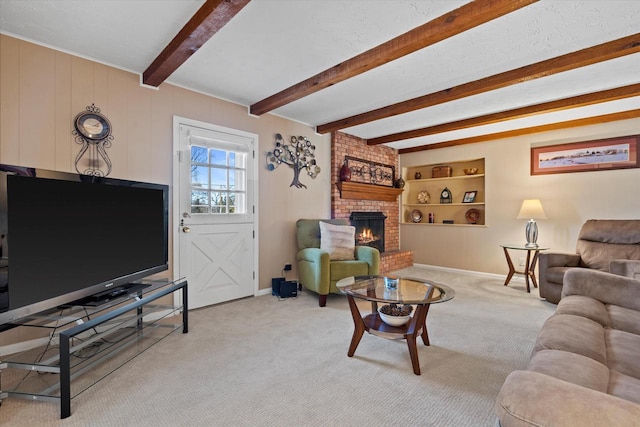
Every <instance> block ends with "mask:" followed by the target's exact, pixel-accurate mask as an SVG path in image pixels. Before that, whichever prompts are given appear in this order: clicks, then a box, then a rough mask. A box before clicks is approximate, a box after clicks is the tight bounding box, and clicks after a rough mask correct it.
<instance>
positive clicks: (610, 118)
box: [398, 109, 640, 154]
mask: <svg viewBox="0 0 640 427" xmlns="http://www.w3.org/2000/svg"><path fill="white" fill-rule="evenodd" d="M638 117H640V109H636V110H629V111H620V112H617V113H611V114H603V115H601V116H593V117H585V118H582V119H575V120H567V121H564V122H558V123H549V124H546V125H538V126H531V127H528V128H522V129H514V130H507V131H504V132H496V133H490V134H486V135H478V136H472V137H469V138H461V139H456V140H451V141H445V142H437V143H435V144H427V145H421V146H418V147H411V148H401V149H399V150H398V153H399V154H407V153H415V152H418V151H425V150H435V149H438V148H446V147H455V146H458V145H466V144H475V143H478V142H486V141H495V140H496V139H503V138H512V137H516V136H522V135H529V134H532V133H540V132H549V131H553V130H559V129H568V128H575V127H580V126H589V125H597V124H602V123H609V122H615V121H619V120H627V119H635V118H638Z"/></svg>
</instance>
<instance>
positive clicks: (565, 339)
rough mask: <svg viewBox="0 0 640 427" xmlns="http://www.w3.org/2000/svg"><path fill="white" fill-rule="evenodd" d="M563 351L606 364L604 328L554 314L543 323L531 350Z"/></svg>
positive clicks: (573, 316) (594, 323)
mask: <svg viewBox="0 0 640 427" xmlns="http://www.w3.org/2000/svg"><path fill="white" fill-rule="evenodd" d="M547 349H551V350H563V351H568V352H571V353H577V354H581V355H583V356H585V357H588V358H590V359H593V360H595V361H597V362H600V363H603V364H605V365H606V364H607V349H606V346H605V333H604V328H603V327H602V326H600V324H599V323H597V322H594V321H593V320H590V319H587V318H585V317H581V316H575V315H571V314H554V315H553V316H551V317H550V318H549V319H547V321H546V322H545V323H544V326H543V327H542V330H541V331H540V333H539V334H538V339H537V340H536V344H535V346H534V348H533V354H535V353H537V352H538V351H540V350H547Z"/></svg>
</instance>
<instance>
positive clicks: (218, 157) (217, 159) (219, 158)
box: [210, 148, 227, 166]
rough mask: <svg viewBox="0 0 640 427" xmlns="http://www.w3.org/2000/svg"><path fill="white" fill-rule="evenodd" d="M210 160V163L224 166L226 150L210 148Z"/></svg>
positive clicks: (225, 163)
mask: <svg viewBox="0 0 640 427" xmlns="http://www.w3.org/2000/svg"><path fill="white" fill-rule="evenodd" d="M210 162H211V164H212V165H219V166H226V165H227V152H226V151H223V150H215V149H213V148H212V149H211V159H210Z"/></svg>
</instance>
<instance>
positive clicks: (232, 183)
mask: <svg viewBox="0 0 640 427" xmlns="http://www.w3.org/2000/svg"><path fill="white" fill-rule="evenodd" d="M245 175H246V173H245V171H243V170H231V171H229V189H230V190H240V191H245V190H246V179H245Z"/></svg>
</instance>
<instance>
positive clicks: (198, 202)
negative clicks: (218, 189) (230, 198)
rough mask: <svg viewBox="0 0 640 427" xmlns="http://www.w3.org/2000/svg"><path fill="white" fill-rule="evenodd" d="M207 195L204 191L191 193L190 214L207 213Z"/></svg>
mask: <svg viewBox="0 0 640 427" xmlns="http://www.w3.org/2000/svg"><path fill="white" fill-rule="evenodd" d="M208 202H209V194H208V192H206V191H192V192H191V213H209V203H208Z"/></svg>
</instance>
